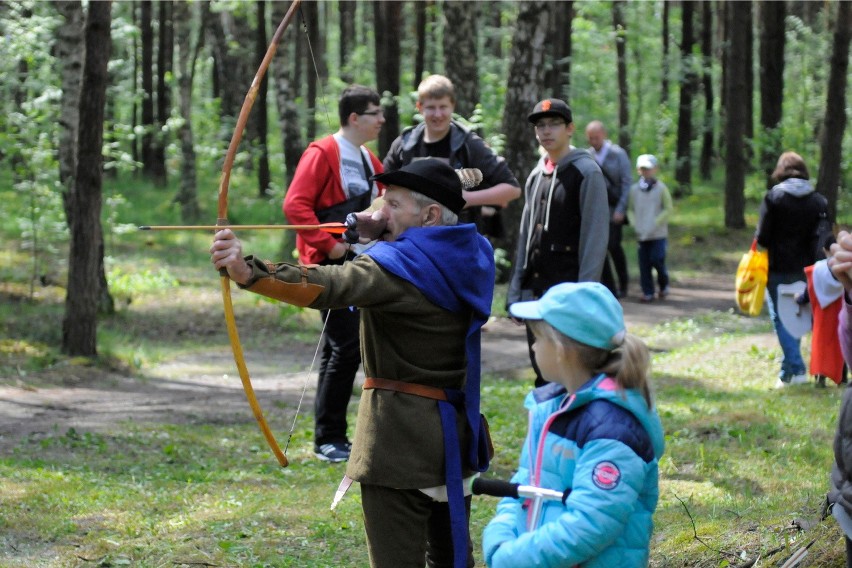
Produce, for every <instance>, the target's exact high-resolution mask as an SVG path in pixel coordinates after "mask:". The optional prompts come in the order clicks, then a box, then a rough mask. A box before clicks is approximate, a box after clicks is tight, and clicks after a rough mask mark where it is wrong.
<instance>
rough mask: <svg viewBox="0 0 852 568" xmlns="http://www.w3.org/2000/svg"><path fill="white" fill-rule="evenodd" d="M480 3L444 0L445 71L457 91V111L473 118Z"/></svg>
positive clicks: (477, 96)
mask: <svg viewBox="0 0 852 568" xmlns="http://www.w3.org/2000/svg"><path fill="white" fill-rule="evenodd" d="M478 6H479V3H478V2H465V1H461V0H444V4H443V9H444V20H445V21H446V25H445V26H444V69H445V72H446V75H447V77H448V78H449V79H450V81H452V82H453V86H455V91H456V112H457V113H458V114H460V115H461V116H463V117H465V118H470V116H471V115H473V110H474V108H476V103H478V102H479V71H478V69H479V55H478V51H477V48H476V46H477V39H478V33H477V31H478V27H479V26H478V23H479V10H478Z"/></svg>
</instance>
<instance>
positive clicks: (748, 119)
mask: <svg viewBox="0 0 852 568" xmlns="http://www.w3.org/2000/svg"><path fill="white" fill-rule="evenodd" d="M742 1H743V3H744V4H745V6H744V8H747V9H748V13H747V15H745V16H744V17H745V18H746V19H747V20H748V23H749V26H748V29H747V30H746V45H745V51H743V53H742V55H743V57H745V59H746V61H745V70H746V91H747V92H748V93H749V96H748V97H746V98H745V99H744V100H743V102H744V103H745V105H746V116H745V137H746V140H747V141H748V143H747V144H746V145H745V149H744V150H745V154H746V171H752V170H753V169H754V168H753V164H752V158H754V144H753V143H752V142H753V141H754V3H753V2H752V0H742ZM744 13H745V12H744Z"/></svg>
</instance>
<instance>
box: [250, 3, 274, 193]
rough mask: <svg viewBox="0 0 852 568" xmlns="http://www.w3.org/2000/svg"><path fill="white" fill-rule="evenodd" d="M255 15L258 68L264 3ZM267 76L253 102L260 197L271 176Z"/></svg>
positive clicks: (262, 48)
mask: <svg viewBox="0 0 852 568" xmlns="http://www.w3.org/2000/svg"><path fill="white" fill-rule="evenodd" d="M255 6H256V14H257V28H256V30H255V67H256V68H259V67H260V64H261V62H262V61H263V58H264V56H265V55H266V50H267V48H268V46H267V40H266V2H265V0H257V2H256V3H255ZM267 77H268V75H264V76H263V80H262V81H261V82H260V86H259V87H258V89H257V99H255V102H254V107H253V110H254V113H255V114H254V115H253V116H254V122H255V131H256V132H257V152H258V156H257V189H258V194H259V196H260V197H264V196H266V194H267V192H268V191H269V188H270V185H271V184H272V176H271V175H270V173H269V147H268V146H267V138H268V136H269V133H268V130H269V126H268V124H269V122H268V121H269V113H268V109H267V104H266V94H267V90H268V87H267V85H268V84H269V81H268V80H267Z"/></svg>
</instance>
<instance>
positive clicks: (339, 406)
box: [314, 308, 361, 446]
mask: <svg viewBox="0 0 852 568" xmlns="http://www.w3.org/2000/svg"><path fill="white" fill-rule="evenodd" d="M320 314H321V315H322V320H323V321H324V322H326V323H325V332H324V333H323V339H322V341H323V343H322V356H321V358H320V368H319V379H318V380H317V395H316V400H315V401H314V415H315V425H314V442H315V443H316V444H317V445H318V446H320V445H322V444H330V443H345V442H348V441H349V438H347V437H346V408H347V406H348V405H349V399H350V398H352V385H353V384H354V383H355V373H357V372H358V365H360V364H361V344H360V338H359V326H360V320H361V318H360V315H359V314H358V310H357V309H349V308H343V309H339V310H322V311H321V312H320ZM326 320H327V321H326Z"/></svg>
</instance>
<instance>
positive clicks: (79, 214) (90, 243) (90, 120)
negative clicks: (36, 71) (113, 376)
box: [62, 2, 111, 357]
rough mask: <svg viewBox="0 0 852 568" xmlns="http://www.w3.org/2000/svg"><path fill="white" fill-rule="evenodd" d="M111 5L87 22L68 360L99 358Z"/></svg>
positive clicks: (92, 12)
mask: <svg viewBox="0 0 852 568" xmlns="http://www.w3.org/2000/svg"><path fill="white" fill-rule="evenodd" d="M110 9H111V3H110V2H92V3H90V4H89V14H88V17H87V19H86V28H85V43H86V48H85V49H86V54H85V62H84V64H83V79H82V85H81V92H83V93H86V96H85V97H81V99H80V125H79V140H78V143H77V148H78V153H77V170H76V183H75V184H74V192H73V194H72V195H71V200H70V201H71V209H72V211H73V212H74V213H73V217H72V220H73V224H72V226H71V245H70V253H69V259H68V291H67V295H66V297H65V317H64V319H63V322H62V351H63V353H65V354H67V355H71V356H83V357H95V356H97V313H98V296H99V292H100V285H99V282H98V266H99V261H101V260H102V259H103V232H102V229H101V219H100V217H101V201H102V195H101V184H102V175H103V154H102V148H103V125H104V106H105V104H106V87H107V82H108V74H107V64H108V63H109V55H110V48H111V45H110V44H111V38H110V22H111V15H110Z"/></svg>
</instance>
